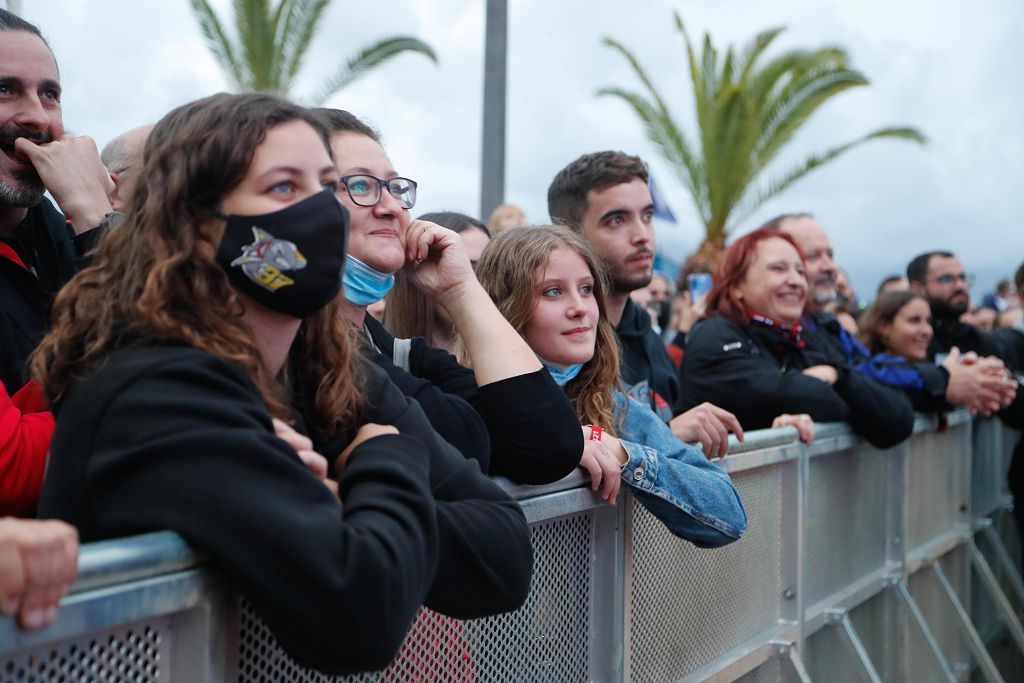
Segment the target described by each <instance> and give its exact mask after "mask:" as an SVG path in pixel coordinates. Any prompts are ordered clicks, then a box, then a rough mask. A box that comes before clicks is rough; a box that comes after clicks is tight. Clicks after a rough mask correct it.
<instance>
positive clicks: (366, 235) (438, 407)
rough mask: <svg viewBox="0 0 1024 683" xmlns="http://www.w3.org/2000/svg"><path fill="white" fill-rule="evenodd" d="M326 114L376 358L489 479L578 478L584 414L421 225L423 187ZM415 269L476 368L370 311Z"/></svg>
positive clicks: (360, 132)
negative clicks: (401, 275) (395, 330)
mask: <svg viewBox="0 0 1024 683" xmlns="http://www.w3.org/2000/svg"><path fill="white" fill-rule="evenodd" d="M318 113H319V115H320V116H321V117H322V118H323V120H324V121H325V122H326V123H327V126H328V127H329V128H330V130H331V148H332V149H333V150H334V158H335V160H336V161H337V164H338V168H339V170H340V171H341V179H340V182H339V185H338V193H337V194H338V197H339V198H340V199H341V202H342V204H343V205H344V206H345V208H346V209H348V211H349V215H350V217H351V228H350V238H349V251H348V254H347V256H346V263H345V274H344V294H345V299H346V300H347V301H348V306H347V311H346V313H347V315H348V317H349V319H350V320H351V321H352V322H353V323H354V324H355V325H356V326H358V327H359V328H360V329H361V330H362V336H363V338H364V339H365V340H366V341H367V343H366V344H364V350H365V353H366V354H367V355H368V356H369V357H370V358H371V359H372V360H373V361H374V362H375V363H376V364H377V365H378V366H379V367H381V368H383V369H384V370H385V371H386V372H387V373H388V376H389V377H390V378H391V380H392V381H393V382H394V383H395V384H396V385H397V386H398V387H399V388H400V389H401V390H402V391H403V392H404V393H405V394H406V395H407V396H410V397H412V398H414V399H416V401H417V402H419V404H420V406H421V407H422V408H423V411H424V412H425V413H426V415H427V417H428V419H429V420H430V422H431V424H432V425H434V428H435V429H436V430H437V431H438V433H439V434H441V436H443V437H444V438H445V439H447V440H448V441H449V442H450V443H452V444H453V445H455V446H456V447H457V448H458V449H459V450H460V451H462V453H463V455H465V456H466V457H468V458H473V459H475V460H477V461H478V462H479V463H480V466H481V469H483V470H484V471H485V472H488V473H489V474H497V475H502V476H506V477H508V478H509V479H511V480H513V481H515V482H518V483H523V484H541V483H548V482H552V481H557V480H558V479H561V478H562V477H564V476H566V475H567V474H569V473H570V472H572V471H573V470H574V469H575V468H576V466H577V465H579V464H580V458H581V457H582V456H583V435H582V433H581V431H580V429H579V423H578V421H577V419H576V415H575V413H574V411H573V409H572V405H571V404H570V403H569V401H568V399H566V397H565V394H563V393H562V391H561V390H560V389H559V388H558V386H557V385H556V384H555V383H554V381H552V379H551V377H550V376H549V375H548V373H547V372H545V371H544V369H543V368H542V367H541V364H540V361H538V360H537V357H536V356H535V355H534V354H533V352H532V351H531V350H530V347H529V346H527V345H526V343H525V342H524V341H523V340H522V338H521V337H520V336H519V335H518V334H516V333H515V331H514V330H513V329H512V327H511V326H510V325H509V323H508V321H507V320H505V318H503V317H502V315H501V313H499V312H498V309H497V308H496V307H495V306H494V303H493V302H492V301H491V299H490V297H488V296H487V293H486V292H485V291H484V290H483V288H482V287H481V286H480V283H479V282H477V279H476V276H475V274H474V273H473V267H472V264H471V263H470V259H469V255H468V254H467V252H466V246H465V244H464V243H463V241H462V239H461V238H460V237H459V236H458V234H456V233H455V232H453V231H451V230H448V229H446V228H443V227H441V226H439V225H437V224H435V223H431V222H428V221H422V220H417V221H413V220H412V219H411V218H410V216H409V211H410V209H412V208H413V206H415V203H416V189H417V185H416V182H415V181H413V180H410V179H408V178H403V177H401V176H399V175H398V173H397V172H396V171H395V169H394V166H393V165H392V163H391V160H390V159H389V158H388V155H387V153H386V152H385V151H384V148H383V147H382V146H381V142H380V136H379V135H378V134H377V133H376V132H375V131H374V130H373V129H371V128H370V127H369V126H367V125H366V124H365V123H364V122H362V121H360V120H359V119H358V118H357V117H355V116H353V115H352V114H350V113H349V112H346V111H341V110H338V109H320V110H318ZM403 269H404V271H405V273H406V274H407V275H408V276H409V278H410V280H411V281H412V282H413V284H415V285H416V286H417V287H418V288H419V289H420V290H421V291H423V292H424V293H425V294H426V295H427V296H429V297H430V298H432V299H433V300H434V301H435V302H436V304H437V305H438V306H440V307H441V308H442V309H444V311H445V313H446V314H447V316H448V317H449V319H450V320H451V321H452V325H453V327H454V328H455V329H456V330H458V332H459V334H460V335H461V336H462V339H463V343H465V344H466V346H467V347H468V348H469V349H470V351H471V352H472V353H473V360H474V368H473V369H472V370H470V369H468V368H465V367H463V366H462V365H460V364H459V363H458V361H456V360H455V358H454V357H453V356H452V355H451V354H449V353H448V352H447V351H445V350H444V349H438V348H434V347H431V346H430V345H428V344H427V343H426V341H425V340H423V339H422V338H415V339H412V340H396V339H395V337H394V336H393V335H392V334H391V333H390V332H389V331H388V330H386V329H385V328H384V326H383V325H381V324H380V323H379V322H378V321H377V320H375V319H373V318H372V317H371V316H368V315H367V314H366V307H367V306H368V305H370V304H372V303H373V302H375V301H379V300H380V299H382V298H384V296H385V295H386V294H387V293H388V291H389V290H390V289H391V287H392V285H393V284H394V281H395V273H397V272H398V271H400V270H403Z"/></svg>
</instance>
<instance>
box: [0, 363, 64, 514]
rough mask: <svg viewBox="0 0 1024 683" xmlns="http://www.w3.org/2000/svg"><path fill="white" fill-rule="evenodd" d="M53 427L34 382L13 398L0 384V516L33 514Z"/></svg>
mask: <svg viewBox="0 0 1024 683" xmlns="http://www.w3.org/2000/svg"><path fill="white" fill-rule="evenodd" d="M53 425H54V422H53V414H52V413H50V411H49V410H47V406H46V403H45V402H44V401H43V396H42V393H41V392H40V390H39V386H38V385H37V384H36V383H35V382H31V381H30V382H28V383H27V384H26V385H25V386H23V387H22V388H21V389H20V390H19V391H18V393H16V394H15V395H14V396H10V395H8V393H7V388H6V387H4V385H3V382H0V516H3V515H14V516H17V517H31V516H32V515H33V514H34V513H35V507H36V501H37V500H39V491H40V490H41V489H42V487H43V472H44V470H45V469H46V454H47V453H48V452H49V449H50V437H52V436H53Z"/></svg>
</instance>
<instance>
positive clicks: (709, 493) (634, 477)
mask: <svg viewBox="0 0 1024 683" xmlns="http://www.w3.org/2000/svg"><path fill="white" fill-rule="evenodd" d="M596 264H597V261H596V260H595V257H594V256H593V254H592V252H591V251H590V249H589V247H588V246H587V244H586V243H585V242H584V241H583V240H582V239H581V238H579V237H578V236H576V235H575V234H573V233H572V232H570V231H569V230H567V229H566V228H562V227H554V226H539V227H531V228H522V229H519V230H510V231H507V232H503V233H501V234H500V235H498V236H497V237H496V238H494V239H493V240H492V241H491V243H490V244H489V245H488V246H487V248H486V249H485V250H484V253H483V255H482V256H481V258H480V261H479V263H478V265H477V276H478V277H479V279H480V282H481V284H483V286H484V288H485V289H486V290H487V292H488V294H490V295H491V297H492V298H493V299H494V302H495V303H496V304H497V306H498V308H499V310H501V312H502V313H503V314H504V315H505V317H506V318H507V319H508V320H509V322H510V323H511V324H512V326H513V327H514V328H515V329H516V330H517V331H518V332H519V333H520V334H521V335H522V336H523V338H524V339H525V340H526V342H527V343H528V344H529V345H530V347H531V348H532V349H533V351H534V353H536V354H537V356H538V357H539V358H540V359H541V362H542V363H543V364H544V365H545V367H547V368H548V370H549V371H550V372H551V374H552V376H553V377H554V378H555V381H556V382H558V383H559V384H560V385H562V386H563V387H564V388H565V391H566V393H567V394H568V396H569V399H570V400H571V401H572V403H573V406H574V407H575V408H576V412H577V414H578V415H579V416H580V419H581V421H582V422H583V423H584V424H585V425H586V426H584V427H583V434H584V438H585V439H586V445H585V447H584V453H583V458H582V460H581V462H580V466H581V467H583V468H585V469H587V470H588V471H589V472H590V474H591V482H592V486H593V488H594V490H597V489H598V488H602V496H603V497H604V498H606V499H607V500H609V501H614V499H615V496H616V495H617V493H618V489H619V486H620V483H621V482H625V483H626V484H627V485H628V486H630V487H632V489H633V492H634V495H636V497H637V498H638V499H639V500H640V502H641V503H642V504H643V505H644V506H645V507H647V509H648V510H650V511H651V512H652V513H654V515H655V516H657V517H658V519H660V520H661V521H662V522H663V523H664V524H665V526H666V527H667V528H668V529H669V530H670V531H671V532H672V533H673V534H675V535H677V536H679V537H681V538H685V539H687V540H689V541H691V542H693V543H694V544H695V545H697V546H701V547H715V546H721V545H725V544H727V543H731V542H733V541H735V540H736V539H738V538H739V537H740V534H742V533H743V531H744V530H745V529H746V527H747V516H746V512H745V511H744V509H743V503H742V502H741V501H740V497H739V494H738V493H737V492H736V489H735V488H734V487H733V485H732V482H731V481H730V479H729V476H728V475H727V474H726V473H725V472H723V471H722V470H721V469H719V468H718V466H716V465H715V464H713V463H711V462H709V461H708V459H707V458H705V457H704V454H703V453H702V452H701V451H700V449H699V448H697V447H694V446H691V445H689V444H686V443H684V442H682V441H679V440H678V439H676V438H675V437H674V436H673V435H672V431H671V430H670V429H669V428H668V426H667V425H666V424H665V423H664V422H663V421H662V420H661V419H659V418H658V416H657V415H655V414H654V413H653V412H652V411H651V410H650V408H648V407H647V406H644V405H641V404H640V403H637V402H636V401H632V400H630V399H628V398H626V396H625V395H624V394H623V392H622V391H621V387H620V386H619V380H618V377H619V354H618V345H617V343H616V341H615V333H614V331H613V330H612V328H611V326H610V325H609V323H608V321H607V318H606V317H605V288H604V284H603V282H602V281H601V277H600V275H599V273H600V271H599V270H598V266H597V265H596ZM468 360H469V361H472V358H470V359H468Z"/></svg>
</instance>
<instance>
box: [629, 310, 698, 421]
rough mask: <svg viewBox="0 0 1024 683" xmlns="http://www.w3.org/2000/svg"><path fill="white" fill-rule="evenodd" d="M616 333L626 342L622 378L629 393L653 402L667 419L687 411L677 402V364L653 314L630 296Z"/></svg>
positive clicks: (640, 400)
mask: <svg viewBox="0 0 1024 683" xmlns="http://www.w3.org/2000/svg"><path fill="white" fill-rule="evenodd" d="M615 334H617V335H618V337H619V342H620V343H621V345H622V364H621V369H620V371H619V378H620V379H621V380H622V383H623V384H624V385H625V388H626V393H627V394H628V395H629V397H630V398H633V399H636V400H637V401H639V402H641V403H646V404H647V405H649V406H650V407H651V410H653V411H654V412H655V413H656V414H657V415H658V417H660V418H661V419H662V420H664V421H665V422H668V421H669V420H671V419H672V416H673V414H676V415H678V414H679V413H681V412H683V411H681V410H679V409H678V406H677V405H676V402H677V401H678V399H679V379H678V377H677V376H676V366H675V365H674V364H673V363H672V358H671V357H670V356H669V355H668V351H666V350H665V344H664V342H662V341H661V337H659V336H658V333H657V332H655V331H654V329H653V328H652V327H651V314H650V313H648V312H647V311H645V310H644V309H643V308H641V307H640V306H637V305H636V304H635V303H633V300H632V299H628V298H627V299H626V307H625V308H624V309H623V310H622V319H621V320H619V324H618V325H617V326H616V327H615ZM673 406H676V408H675V410H673Z"/></svg>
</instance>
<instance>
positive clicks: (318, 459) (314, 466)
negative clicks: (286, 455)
mask: <svg viewBox="0 0 1024 683" xmlns="http://www.w3.org/2000/svg"><path fill="white" fill-rule="evenodd" d="M274 433H275V434H277V437H278V438H279V439H281V440H282V441H284V442H285V443H287V444H288V445H289V446H291V447H292V448H294V449H295V452H296V453H298V454H299V460H301V461H302V464H304V465H305V466H306V467H307V468H309V471H310V472H312V473H313V474H315V475H316V478H317V479H319V480H320V481H321V482H323V484H324V486H326V487H327V490H329V491H330V492H331V493H333V494H334V496H335V497H337V496H338V482H336V481H334V480H333V479H329V478H328V477H327V458H325V457H324V456H322V455H320V454H319V453H317V452H316V451H314V450H313V442H312V441H310V439H309V437H308V436H305V435H303V434H299V433H298V432H297V431H295V430H294V429H292V428H291V426H290V425H288V424H286V423H284V422H282V421H281V420H278V419H277V418H276V417H275V418H274Z"/></svg>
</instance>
